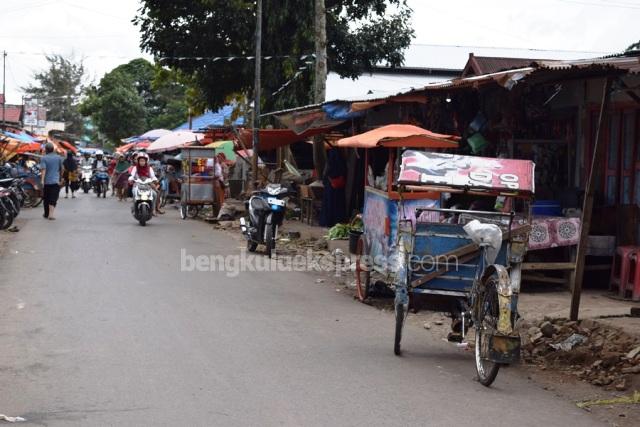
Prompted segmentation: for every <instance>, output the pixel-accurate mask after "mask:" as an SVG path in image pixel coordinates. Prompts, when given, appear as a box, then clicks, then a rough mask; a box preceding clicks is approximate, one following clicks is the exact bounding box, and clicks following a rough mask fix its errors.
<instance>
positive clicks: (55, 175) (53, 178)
mask: <svg viewBox="0 0 640 427" xmlns="http://www.w3.org/2000/svg"><path fill="white" fill-rule="evenodd" d="M45 153H46V154H45V155H44V156H43V157H42V159H41V160H40V168H41V169H42V188H43V190H42V199H43V201H42V204H43V205H44V215H42V216H43V217H45V218H49V219H50V220H54V219H55V217H54V216H53V211H54V210H55V207H56V204H57V203H58V196H59V195H60V178H61V176H62V157H60V156H58V155H57V154H56V153H54V151H53V144H52V143H50V142H49V143H48V144H47V145H46V146H45Z"/></svg>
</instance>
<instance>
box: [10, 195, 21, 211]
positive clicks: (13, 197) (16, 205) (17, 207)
mask: <svg viewBox="0 0 640 427" xmlns="http://www.w3.org/2000/svg"><path fill="white" fill-rule="evenodd" d="M9 200H10V201H11V203H12V204H13V210H14V212H15V214H16V216H18V215H19V214H20V200H19V199H18V196H16V195H15V193H14V194H12V195H11V196H9Z"/></svg>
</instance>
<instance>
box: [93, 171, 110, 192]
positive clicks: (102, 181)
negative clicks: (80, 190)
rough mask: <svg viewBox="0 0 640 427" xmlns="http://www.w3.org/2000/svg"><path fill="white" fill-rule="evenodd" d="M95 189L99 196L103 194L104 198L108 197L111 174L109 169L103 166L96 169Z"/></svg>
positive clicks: (94, 177) (94, 176)
mask: <svg viewBox="0 0 640 427" xmlns="http://www.w3.org/2000/svg"><path fill="white" fill-rule="evenodd" d="M93 190H94V191H95V192H96V194H97V195H98V197H100V196H101V195H102V198H103V199H104V198H106V197H107V191H108V190H109V174H108V173H107V169H106V168H104V167H102V168H99V169H96V171H95V174H94V175H93Z"/></svg>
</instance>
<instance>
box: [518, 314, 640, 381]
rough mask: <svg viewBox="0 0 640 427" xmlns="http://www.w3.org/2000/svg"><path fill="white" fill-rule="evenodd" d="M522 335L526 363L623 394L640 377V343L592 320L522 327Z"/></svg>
mask: <svg viewBox="0 0 640 427" xmlns="http://www.w3.org/2000/svg"><path fill="white" fill-rule="evenodd" d="M521 335H522V344H523V345H522V355H523V359H524V361H525V362H528V363H533V364H536V365H540V366H542V367H544V368H556V369H561V370H563V371H567V372H569V373H571V374H573V375H575V376H577V377H578V378H580V379H582V380H584V381H587V382H589V383H591V384H593V385H596V386H605V387H607V388H609V389H615V390H618V391H624V390H627V389H628V388H630V387H631V386H632V383H633V380H634V377H635V376H636V375H637V374H640V340H638V339H637V338H634V337H632V336H630V335H628V334H626V333H624V332H623V331H621V330H619V329H617V328H613V327H610V326H607V325H604V324H602V323H599V322H597V321H594V320H591V319H585V320H581V321H579V322H575V321H569V320H566V319H545V320H544V321H542V322H539V323H537V324H523V325H522V326H521ZM638 378H640V377H638Z"/></svg>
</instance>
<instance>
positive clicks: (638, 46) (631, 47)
mask: <svg viewBox="0 0 640 427" xmlns="http://www.w3.org/2000/svg"><path fill="white" fill-rule="evenodd" d="M639 49H640V41H638V42H635V43H634V44H632V45H629V47H628V48H627V50H626V52H631V51H632V50H639Z"/></svg>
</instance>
